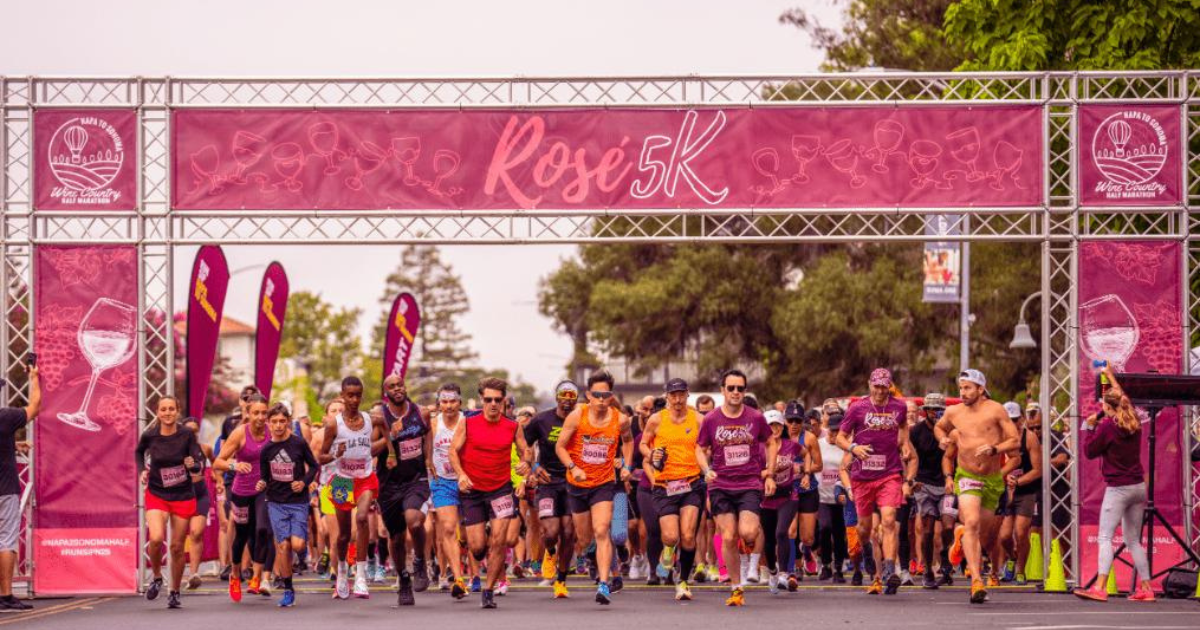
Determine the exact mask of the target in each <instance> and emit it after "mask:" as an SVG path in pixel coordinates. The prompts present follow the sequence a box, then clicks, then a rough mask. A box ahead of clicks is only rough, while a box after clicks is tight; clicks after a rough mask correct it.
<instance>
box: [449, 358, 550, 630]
mask: <svg viewBox="0 0 1200 630" xmlns="http://www.w3.org/2000/svg"><path fill="white" fill-rule="evenodd" d="M507 395H508V384H507V383H505V382H504V381H503V380H501V379H498V378H485V379H483V380H481V381H479V396H480V398H482V400H483V413H482V414H479V415H475V416H471V417H468V418H463V419H462V420H461V421H460V422H459V423H458V425H457V426H456V427H455V429H454V440H453V442H452V443H451V445H450V465H451V466H453V467H454V472H456V473H458V488H459V501H460V503H461V504H462V524H463V527H464V528H465V529H466V533H467V546H468V547H469V548H470V549H471V555H472V556H474V557H475V560H476V561H479V562H482V561H483V559H484V558H485V557H486V558H487V559H488V562H487V567H488V574H487V585H486V587H485V588H484V589H483V593H482V597H483V602H482V603H483V607H484V608H495V607H496V600H495V595H494V592H493V589H494V588H495V586H496V582H497V581H499V580H500V578H501V577H502V575H503V573H504V552H505V550H507V549H508V548H509V547H511V546H514V545H516V544H517V540H516V538H515V537H514V538H513V539H512V540H508V537H509V536H508V533H509V527H508V520H509V519H511V518H513V517H515V516H516V515H517V509H516V505H517V504H516V496H515V495H514V494H513V485H512V477H511V474H510V471H511V466H512V448H513V445H514V444H515V445H516V447H517V454H518V456H519V457H520V458H521V463H520V464H518V465H517V469H516V472H517V474H518V475H528V474H529V462H530V461H532V459H533V452H532V451H531V450H530V449H529V447H528V446H526V444H525V433H524V432H523V431H520V430H518V429H519V426H518V425H517V422H516V420H513V419H512V418H506V417H505V416H504V414H503V410H504V402H505V397H506V396H507ZM489 523H490V524H491V532H492V533H491V539H490V540H489V539H488V537H487V533H486V530H485V528H486V526H487V525H488V524H489ZM518 533H519V532H518Z"/></svg>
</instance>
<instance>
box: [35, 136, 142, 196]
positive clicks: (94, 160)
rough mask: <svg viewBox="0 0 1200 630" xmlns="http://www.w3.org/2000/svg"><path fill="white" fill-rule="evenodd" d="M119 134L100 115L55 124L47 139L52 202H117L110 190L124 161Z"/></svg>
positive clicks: (114, 192)
mask: <svg viewBox="0 0 1200 630" xmlns="http://www.w3.org/2000/svg"><path fill="white" fill-rule="evenodd" d="M125 153H126V150H125V144H124V142H122V140H121V135H120V134H119V133H118V132H117V130H116V128H115V127H113V125H111V124H110V123H109V122H108V121H107V120H105V119H104V118H103V117H100V116H80V117H77V118H72V119H70V120H68V121H66V122H64V123H63V124H61V125H59V126H58V128H57V129H56V130H55V131H54V135H53V136H52V137H51V138H50V146H49V162H50V164H49V166H50V171H51V173H53V174H54V178H55V180H57V184H58V185H56V186H54V188H53V190H51V192H50V197H51V198H52V199H59V200H62V201H64V202H66V203H71V204H81V205H85V204H87V205H92V204H94V205H101V206H107V205H110V204H113V203H115V202H117V201H118V200H120V198H121V191H119V190H116V189H115V188H113V187H112V184H113V181H114V180H115V179H116V178H117V175H118V174H119V173H120V172H121V166H122V165H123V164H124V163H125V158H126V155H125Z"/></svg>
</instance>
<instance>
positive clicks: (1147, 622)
mask: <svg viewBox="0 0 1200 630" xmlns="http://www.w3.org/2000/svg"><path fill="white" fill-rule="evenodd" d="M571 586H572V598H571V599H569V600H566V601H556V600H553V599H551V598H550V593H549V589H545V588H538V587H536V586H535V584H534V582H532V581H524V582H518V583H517V584H516V585H514V587H513V588H512V590H511V591H510V592H509V594H508V595H507V596H506V597H500V598H497V601H498V603H499V608H498V609H497V610H481V609H480V608H479V596H478V595H477V594H472V595H471V596H469V597H468V598H467V599H464V600H462V601H459V602H455V601H453V600H452V599H451V598H450V596H449V595H448V594H445V593H441V592H436V591H430V592H426V593H418V594H417V605H416V606H414V607H411V608H405V609H403V610H401V609H400V608H398V607H397V606H396V603H395V595H394V593H393V591H392V590H391V589H389V588H388V587H386V586H377V587H375V588H373V589H372V597H371V599H370V600H350V601H333V600H332V599H331V598H330V597H329V595H328V590H327V589H325V588H324V584H323V583H321V582H317V581H316V580H304V581H303V582H299V583H298V584H297V587H298V589H299V590H300V595H299V597H298V604H297V606H296V607H295V608H292V609H280V608H278V607H277V606H275V603H276V601H277V600H278V596H276V597H273V598H270V599H267V598H259V597H254V596H250V595H246V598H245V599H243V601H242V602H241V603H240V604H234V603H233V602H231V601H229V599H228V598H227V597H226V596H225V594H224V591H223V590H221V589H220V588H218V587H219V584H217V583H216V582H214V581H213V580H207V583H206V585H205V586H204V587H202V588H201V589H200V590H199V591H196V592H193V593H185V595H184V600H183V603H184V608H183V609H181V610H168V609H167V607H166V594H165V592H164V594H163V595H162V596H161V597H160V598H159V600H157V601H154V602H148V601H146V600H145V599H142V598H137V597H120V598H87V599H71V600H61V599H60V600H39V601H36V602H34V604H35V605H36V606H37V608H36V610H35V611H33V612H29V613H20V614H18V613H10V614H4V615H0V628H3V627H5V626H12V627H20V628H37V629H44V630H52V629H54V630H57V629H67V628H72V629H73V628H102V629H109V628H114V629H120V630H142V629H153V630H175V629H176V628H188V629H191V628H211V629H213V630H216V629H218V628H221V629H229V628H234V629H237V630H248V629H258V628H262V629H263V630H267V629H269V628H287V629H288V630H309V629H318V628H320V629H323V630H334V629H340V628H355V629H358V628H364V629H365V628H375V627H384V625H385V624H395V623H396V622H397V621H401V620H402V622H403V623H405V624H409V623H416V624H417V626H416V627H419V628H424V629H429V630H444V629H450V628H465V627H480V624H486V628H487V630H508V629H510V628H511V629H514V630H515V629H520V630H528V629H529V628H530V627H531V626H532V627H565V628H571V629H572V630H591V629H593V628H595V629H603V630H621V629H623V628H638V629H646V630H650V629H654V630H664V629H669V628H689V629H694V628H705V627H707V628H713V629H714V630H729V628H730V627H729V626H728V625H727V624H730V623H734V624H745V623H752V624H755V626H757V627H763V626H764V625H766V626H768V627H769V626H770V625H775V626H776V627H781V628H782V627H812V628H838V627H853V628H923V627H933V626H939V627H941V628H947V627H953V628H963V629H964V630H985V629H991V628H1000V629H1018V630H1075V629H1085V628H1096V629H1113V630H1116V629H1130V630H1134V629H1136V630H1143V629H1156V630H1168V629H1169V630H1175V629H1179V630H1183V629H1188V630H1195V629H1197V628H1200V602H1197V601H1193V600H1160V601H1158V602H1155V603H1153V604H1139V603H1132V602H1127V601H1124V600H1123V599H1122V598H1119V599H1117V600H1114V601H1110V602H1108V603H1106V604H1099V603H1093V602H1085V601H1080V600H1077V599H1076V598H1074V597H1071V596H1069V595H1046V594H1039V593H1036V592H1033V591H1032V590H1030V589H1024V588H1001V589H995V590H993V592H992V593H993V594H992V595H991V598H990V601H989V602H988V603H986V604H984V605H981V606H972V605H970V604H969V603H967V592H966V589H965V588H959V587H954V588H943V589H941V590H938V591H924V590H922V589H920V588H905V589H902V590H901V592H900V594H899V595H897V596H895V597H884V596H869V595H866V594H864V593H863V592H862V590H861V589H859V588H853V587H824V588H821V587H817V586H815V585H809V586H807V587H805V586H802V587H801V590H800V591H798V592H796V593H781V594H779V595H771V594H770V593H768V592H767V591H766V589H765V588H762V587H754V588H752V589H751V590H750V591H749V592H748V594H747V597H746V606H745V607H743V608H740V609H731V608H726V607H725V606H724V605H723V602H724V599H725V596H726V589H724V588H717V587H705V586H697V587H695V588H694V589H693V592H694V594H695V596H696V599H695V600H694V601H692V602H688V603H679V602H675V601H673V599H672V593H673V591H672V590H671V589H669V588H666V587H647V586H643V585H631V586H627V587H626V589H625V590H624V591H622V592H621V593H618V594H616V595H615V596H614V601H613V603H612V605H610V606H599V605H597V604H596V603H595V602H594V601H593V600H592V596H593V593H594V590H593V589H592V588H591V587H590V585H589V584H587V583H586V582H585V581H583V580H573V581H572V584H571ZM285 619H286V622H285ZM284 624H286V625H284Z"/></svg>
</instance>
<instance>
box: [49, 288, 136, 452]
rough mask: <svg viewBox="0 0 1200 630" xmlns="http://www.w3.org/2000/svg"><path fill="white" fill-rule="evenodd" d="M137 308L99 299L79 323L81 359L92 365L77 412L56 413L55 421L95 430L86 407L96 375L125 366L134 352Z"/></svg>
mask: <svg viewBox="0 0 1200 630" xmlns="http://www.w3.org/2000/svg"><path fill="white" fill-rule="evenodd" d="M136 334H137V309H136V308H134V307H133V306H130V305H129V304H125V303H124V302H118V301H116V300H112V299H109V298H100V299H98V300H96V301H95V303H93V304H92V308H90V309H88V312H87V315H84V316H83V320H82V321H80V322H79V332H78V333H77V334H76V339H77V340H78V341H79V349H80V350H81V351H82V352H81V354H83V356H84V358H86V359H87V362H88V363H89V364H90V365H91V366H92V375H91V378H90V379H88V387H87V392H86V393H85V394H84V395H83V402H82V403H81V404H80V405H79V410H78V411H75V412H73V413H67V412H63V413H60V414H58V419H59V420H61V421H63V422H65V423H66V424H69V425H71V426H73V427H75V428H78V429H84V430H86V431H99V430H100V425H98V424H96V423H95V422H94V421H93V420H92V419H91V418H90V417H88V412H87V410H88V406H89V405H90V404H91V402H92V394H93V393H95V391H96V382H97V381H99V380H100V374H101V373H102V372H103V371H104V370H107V369H110V368H114V367H117V366H118V365H121V364H122V363H125V362H126V361H128V360H129V358H130V357H132V356H133V352H134V350H136V349H137V343H136Z"/></svg>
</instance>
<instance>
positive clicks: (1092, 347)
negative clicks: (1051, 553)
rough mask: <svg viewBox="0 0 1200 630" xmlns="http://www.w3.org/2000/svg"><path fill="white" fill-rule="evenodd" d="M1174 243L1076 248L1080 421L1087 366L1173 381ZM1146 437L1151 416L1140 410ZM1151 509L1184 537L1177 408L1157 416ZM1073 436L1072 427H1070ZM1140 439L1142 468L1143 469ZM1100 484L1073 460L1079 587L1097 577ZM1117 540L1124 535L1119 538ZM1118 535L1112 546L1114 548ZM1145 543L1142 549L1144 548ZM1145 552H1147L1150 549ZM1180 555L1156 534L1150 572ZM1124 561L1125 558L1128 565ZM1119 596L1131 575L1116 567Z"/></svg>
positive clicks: (1178, 353) (1178, 311)
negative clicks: (1153, 374)
mask: <svg viewBox="0 0 1200 630" xmlns="http://www.w3.org/2000/svg"><path fill="white" fill-rule="evenodd" d="M1182 255H1183V249H1182V247H1180V244H1179V243H1163V242H1157V241H1154V242H1151V241H1103V242H1088V243H1083V244H1082V245H1080V248H1079V313H1078V317H1079V320H1078V321H1079V339H1078V347H1079V351H1080V353H1079V365H1080V374H1079V379H1080V380H1079V405H1080V410H1079V411H1080V417H1081V418H1086V417H1087V416H1089V415H1091V414H1093V413H1096V412H1097V411H1099V410H1100V403H1099V402H1098V401H1096V370H1095V369H1094V368H1092V361H1094V360H1103V361H1108V362H1109V364H1110V365H1112V366H1113V368H1114V369H1115V370H1116V371H1117V372H1147V371H1151V370H1157V371H1159V372H1162V373H1164V374H1177V373H1179V372H1180V371H1181V369H1182V366H1183V338H1182V325H1183V324H1182V321H1181V317H1182V312H1183V306H1182V304H1181V303H1180V301H1181V299H1182V297H1181V291H1182V278H1181V259H1180V256H1182ZM1138 415H1139V416H1140V417H1141V418H1142V423H1143V427H1144V429H1145V430H1146V431H1147V432H1148V431H1149V425H1148V424H1147V423H1148V422H1149V416H1148V415H1146V413H1145V412H1144V411H1142V410H1141V409H1139V410H1138ZM1157 425H1158V445H1159V448H1158V453H1157V465H1156V467H1155V468H1156V470H1155V502H1156V505H1157V506H1158V508H1159V509H1160V510H1161V511H1162V513H1163V516H1165V517H1166V519H1167V521H1168V522H1170V523H1171V524H1172V526H1173V527H1175V528H1177V530H1178V531H1180V532H1182V531H1183V508H1182V505H1183V501H1184V498H1183V473H1182V459H1181V458H1183V457H1186V456H1187V454H1186V453H1181V452H1180V449H1181V445H1182V444H1183V433H1182V431H1183V429H1182V426H1181V423H1180V420H1179V410H1178V408H1175V407H1171V408H1167V409H1163V410H1162V412H1161V413H1159V415H1158V421H1157ZM1076 429H1078V427H1076ZM1145 437H1146V436H1145V433H1144V434H1143V442H1142V464H1143V466H1147V467H1148V466H1149V459H1148V456H1147V448H1148V447H1147V445H1146V441H1145ZM1104 487H1105V486H1104V478H1103V477H1102V476H1101V474H1100V462H1099V460H1087V459H1085V458H1084V457H1083V454H1082V453H1080V454H1079V489H1078V490H1079V505H1080V512H1079V534H1080V541H1079V542H1080V548H1079V553H1080V554H1081V555H1080V556H1079V558H1080V571H1081V577H1082V578H1083V579H1084V580H1088V579H1091V577H1092V576H1093V575H1095V573H1096V532H1097V525H1098V524H1099V513H1100V503H1101V500H1102V499H1103V498H1104ZM1121 535H1123V534H1121ZM1120 540H1121V538H1120V535H1119V536H1118V538H1117V540H1116V542H1117V543H1118V544H1119V543H1120ZM1143 542H1145V541H1144V540H1143ZM1148 546H1149V545H1147V547H1148ZM1182 557H1183V554H1182V550H1181V549H1180V548H1179V546H1178V545H1176V544H1175V542H1174V540H1172V538H1171V536H1170V534H1168V533H1167V532H1166V531H1164V530H1163V528H1162V527H1157V528H1156V529H1155V531H1154V566H1155V567H1156V570H1158V569H1161V568H1163V567H1167V566H1170V565H1172V564H1175V563H1176V562H1178V561H1179V560H1180V559H1181V558H1182ZM1126 559H1128V558H1126ZM1115 566H1116V567H1117V568H1116V571H1117V578H1118V580H1119V583H1120V585H1121V588H1123V589H1124V588H1128V586H1129V584H1130V579H1131V577H1130V570H1129V569H1128V567H1126V566H1125V565H1124V564H1122V563H1119V562H1118V563H1117V564H1116V565H1115Z"/></svg>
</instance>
